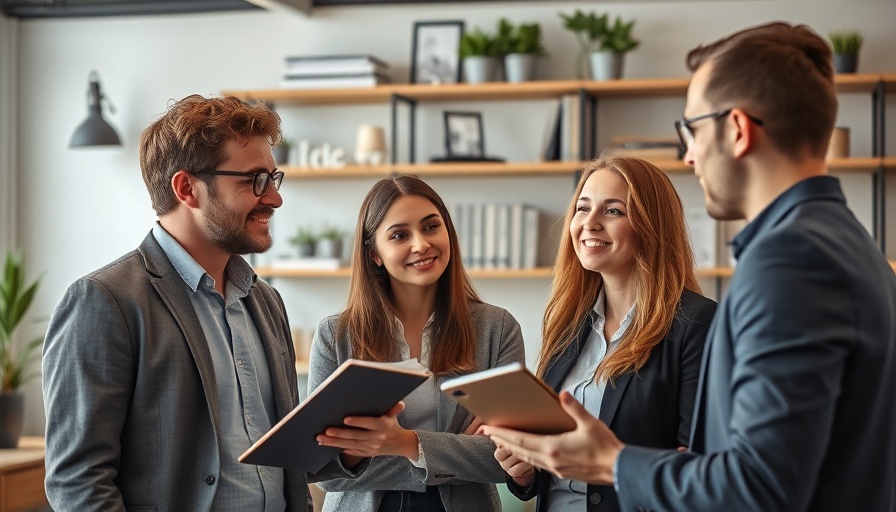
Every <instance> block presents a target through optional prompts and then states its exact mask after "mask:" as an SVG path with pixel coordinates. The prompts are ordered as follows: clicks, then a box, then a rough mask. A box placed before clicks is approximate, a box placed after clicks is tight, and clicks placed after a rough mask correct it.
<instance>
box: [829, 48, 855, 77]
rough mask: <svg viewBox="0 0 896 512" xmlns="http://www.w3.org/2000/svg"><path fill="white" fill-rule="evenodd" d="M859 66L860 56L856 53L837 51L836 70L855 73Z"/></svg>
mask: <svg viewBox="0 0 896 512" xmlns="http://www.w3.org/2000/svg"><path fill="white" fill-rule="evenodd" d="M858 67H859V56H858V55H856V54H855V53H835V54H834V71H835V72H837V73H855V72H856V69H858Z"/></svg>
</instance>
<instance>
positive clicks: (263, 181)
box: [193, 171, 283, 197]
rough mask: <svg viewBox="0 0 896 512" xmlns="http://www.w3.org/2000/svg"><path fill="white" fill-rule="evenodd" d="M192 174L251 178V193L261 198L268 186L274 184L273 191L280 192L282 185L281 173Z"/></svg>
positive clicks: (203, 172)
mask: <svg viewBox="0 0 896 512" xmlns="http://www.w3.org/2000/svg"><path fill="white" fill-rule="evenodd" d="M193 174H210V175H212V176H246V177H249V176H252V193H253V194H255V195H256V196H257V197H261V196H263V195H264V193H265V192H267V190H268V185H270V184H271V183H273V184H274V190H280V184H281V183H283V171H274V172H264V171H261V172H257V171H197V172H195V173H193Z"/></svg>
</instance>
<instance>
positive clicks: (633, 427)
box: [507, 290, 716, 512]
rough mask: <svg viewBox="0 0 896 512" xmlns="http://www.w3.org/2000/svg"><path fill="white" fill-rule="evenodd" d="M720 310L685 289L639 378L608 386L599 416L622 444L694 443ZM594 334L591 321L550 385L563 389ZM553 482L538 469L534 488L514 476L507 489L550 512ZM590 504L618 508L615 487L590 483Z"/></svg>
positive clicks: (606, 511) (607, 510)
mask: <svg viewBox="0 0 896 512" xmlns="http://www.w3.org/2000/svg"><path fill="white" fill-rule="evenodd" d="M715 311H716V303H715V302H714V301H712V300H710V299H708V298H706V297H704V296H702V295H699V294H697V293H694V292H692V291H690V290H685V291H684V293H682V295H681V301H680V302H679V311H678V314H677V315H676V317H675V320H674V321H673V322H672V327H671V328H670V329H669V333H668V334H666V337H665V338H664V339H663V341H661V342H660V343H659V344H658V345H657V346H656V347H654V348H653V351H652V352H651V353H650V357H649V358H648V360H647V363H646V364H645V365H644V366H643V367H642V368H641V369H640V370H638V372H637V374H635V373H633V372H628V373H625V374H623V375H621V376H619V378H617V379H616V380H615V387H614V386H612V385H610V384H609V383H608V384H607V387H606V390H605V391H604V397H603V401H602V402H601V406H600V415H599V418H600V419H601V421H603V422H604V423H606V424H607V425H608V426H609V427H610V429H611V430H612V431H613V432H614V433H615V434H616V436H617V437H619V439H620V440H621V441H622V442H624V443H635V444H639V445H644V446H654V447H658V448H673V449H674V448H678V447H679V446H688V445H689V444H690V443H689V438H690V431H691V417H692V414H693V411H694V399H695V395H696V391H697V379H698V375H699V373H700V360H701V358H702V355H703V346H704V342H705V340H706V334H707V332H708V331H709V325H710V323H711V322H712V318H713V314H715ZM590 331H591V323H590V322H586V323H585V324H584V325H583V327H582V329H581V330H580V332H579V336H578V339H577V340H576V341H574V342H573V343H570V345H569V347H567V349H566V350H565V351H564V352H563V353H562V354H560V355H559V356H558V357H556V358H555V359H553V360H551V362H550V364H549V365H548V369H547V373H546V375H545V378H544V380H545V383H547V384H548V385H549V386H551V387H553V388H554V389H555V390H557V391H560V386H561V385H562V384H563V379H564V378H566V375H567V374H568V373H569V372H570V370H572V367H573V366H574V365H575V362H576V360H577V359H578V357H579V354H580V353H581V352H582V348H583V347H584V345H585V342H586V341H587V339H588V334H589V333H590ZM550 481H551V478H550V475H549V474H547V473H546V472H544V471H538V472H537V473H536V481H535V484H534V485H532V486H531V487H530V488H529V489H523V488H521V487H520V486H518V485H517V484H516V483H515V482H513V480H512V479H509V478H508V481H507V486H508V488H509V489H510V491H511V492H512V493H513V494H514V495H516V496H517V497H518V498H520V499H523V500H529V499H531V498H532V497H533V496H536V495H537V496H538V502H537V505H536V510H537V512H545V511H547V505H548V503H547V494H548V486H549V485H550ZM586 502H587V503H588V512H612V511H617V510H619V503H618V500H617V497H616V492H615V491H614V490H613V487H612V486H605V485H589V486H588V492H587V495H586Z"/></svg>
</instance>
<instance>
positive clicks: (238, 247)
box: [205, 190, 274, 254]
mask: <svg viewBox="0 0 896 512" xmlns="http://www.w3.org/2000/svg"><path fill="white" fill-rule="evenodd" d="M209 192H210V193H209V203H208V210H207V211H206V213H205V229H206V232H207V233H208V237H209V240H211V241H212V242H213V243H215V244H217V245H218V247H221V248H222V249H224V250H225V251H227V252H229V253H230V254H251V253H261V252H265V251H267V250H268V249H270V248H271V245H272V244H273V239H272V238H271V232H270V230H268V231H267V232H266V233H265V234H264V235H262V236H260V237H256V236H253V235H252V233H250V232H249V230H248V229H246V219H247V218H248V217H252V216H254V215H264V216H267V217H268V218H270V217H271V216H272V215H273V214H274V209H273V208H271V207H269V206H261V207H258V208H256V209H254V210H252V211H251V212H250V213H249V214H248V215H247V216H245V217H241V216H240V214H239V213H237V212H235V211H233V210H229V209H227V207H225V206H224V204H223V202H222V201H219V200H218V197H217V194H216V193H215V191H214V190H210V191H209Z"/></svg>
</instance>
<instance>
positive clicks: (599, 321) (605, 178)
mask: <svg viewBox="0 0 896 512" xmlns="http://www.w3.org/2000/svg"><path fill="white" fill-rule="evenodd" d="M565 225H566V226H567V229H566V230H564V232H563V234H562V235H561V239H560V247H559V251H558V254H557V260H556V262H555V264H554V275H553V285H552V288H551V294H550V297H549V299H548V304H547V307H546V310H545V314H544V324H543V326H542V346H541V350H540V352H539V356H538V364H537V374H538V375H539V376H540V377H541V378H542V379H544V380H545V382H546V383H547V384H549V385H550V386H552V387H553V388H554V389H556V390H557V391H562V390H566V391H569V392H570V393H571V394H572V395H573V397H575V398H576V399H577V400H578V401H579V402H581V403H582V404H583V405H584V406H585V409H586V410H587V411H588V412H589V413H591V414H592V415H594V416H597V417H599V418H600V419H601V420H603V421H604V422H605V423H606V424H607V425H608V426H609V427H610V428H611V429H612V430H613V431H614V432H616V435H617V436H618V437H619V438H620V439H621V440H622V441H623V442H626V443H634V444H637V445H641V446H651V447H658V448H677V447H679V446H687V445H688V444H689V436H690V424H691V415H692V414H691V413H692V412H693V410H694V400H695V394H696V389H697V379H698V376H699V373H700V359H701V357H702V354H703V346H704V343H705V341H706V334H707V332H708V330H709V324H710V322H711V321H712V317H713V314H714V313H715V309H716V303H715V302H714V301H712V300H710V299H707V298H706V297H703V296H702V295H700V285H699V283H698V282H697V277H696V272H695V268H694V257H693V254H692V252H691V246H690V241H689V237H688V233H687V228H686V226H685V221H684V213H683V209H682V205H681V200H680V199H679V197H678V194H677V193H676V192H675V188H674V187H673V186H672V183H671V181H670V180H669V178H668V176H666V175H665V173H663V172H662V171H661V170H660V169H658V168H657V167H655V166H654V165H652V164H650V163H648V162H646V161H643V160H640V159H637V158H626V157H619V156H612V155H610V156H606V157H603V158H600V159H598V160H595V161H594V162H592V163H591V164H590V165H589V166H588V168H587V169H585V171H584V172H583V174H582V177H581V180H580V181H579V185H578V187H577V189H576V192H575V195H574V196H573V198H572V201H571V202H570V205H569V208H568V209H567V212H566V224H565ZM495 457H496V459H498V460H499V461H500V462H501V464H502V466H503V467H504V468H505V469H506V470H507V472H508V474H509V475H510V476H511V478H510V479H508V486H509V487H510V490H511V492H513V493H514V494H515V495H516V496H517V497H519V498H520V499H524V500H529V499H531V498H532V497H534V496H537V497H538V504H537V507H536V509H537V511H538V512H546V511H576V510H581V511H585V510H588V511H597V510H600V511H604V510H610V511H615V510H618V509H619V506H618V504H617V501H616V493H615V491H614V490H613V488H612V487H609V486H595V485H588V484H586V483H584V482H578V481H574V480H565V479H562V478H559V477H557V476H555V475H552V474H550V473H547V472H545V471H542V470H537V469H535V468H533V466H530V465H528V464H526V463H525V462H522V461H520V460H519V459H517V458H516V457H515V456H513V455H511V454H510V451H509V450H506V449H504V448H498V450H496V452H495Z"/></svg>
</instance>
